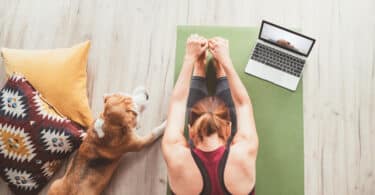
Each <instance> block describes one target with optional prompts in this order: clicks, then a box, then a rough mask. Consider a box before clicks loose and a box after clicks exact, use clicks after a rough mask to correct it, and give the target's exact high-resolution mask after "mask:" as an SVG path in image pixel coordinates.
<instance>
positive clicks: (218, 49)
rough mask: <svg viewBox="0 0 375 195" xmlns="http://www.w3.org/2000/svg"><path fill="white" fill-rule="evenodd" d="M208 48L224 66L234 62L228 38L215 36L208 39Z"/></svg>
mask: <svg viewBox="0 0 375 195" xmlns="http://www.w3.org/2000/svg"><path fill="white" fill-rule="evenodd" d="M208 49H209V50H210V52H211V54H212V56H213V57H214V58H215V60H216V61H217V62H218V63H219V64H221V65H223V66H229V65H230V64H232V63H231V59H230V54H229V42H228V40H226V39H223V38H221V37H214V38H212V39H210V40H208Z"/></svg>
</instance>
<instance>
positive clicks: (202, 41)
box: [185, 34, 231, 66]
mask: <svg viewBox="0 0 375 195" xmlns="http://www.w3.org/2000/svg"><path fill="white" fill-rule="evenodd" d="M207 50H208V51H209V52H210V53H211V54H212V56H213V58H214V60H215V61H216V62H217V63H219V64H221V65H223V66H227V65H229V64H231V59H230V55H229V43H228V40H226V39H224V38H221V37H214V38H211V39H206V38H204V37H202V36H200V35H198V34H192V35H190V37H189V38H188V39H187V41H186V53H185V59H188V60H192V62H193V63H195V62H200V63H204V64H205V62H206V57H207Z"/></svg>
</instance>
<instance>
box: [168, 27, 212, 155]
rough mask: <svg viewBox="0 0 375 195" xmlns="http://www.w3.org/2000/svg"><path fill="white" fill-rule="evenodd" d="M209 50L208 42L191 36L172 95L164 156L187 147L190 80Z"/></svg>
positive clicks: (196, 36)
mask: <svg viewBox="0 0 375 195" xmlns="http://www.w3.org/2000/svg"><path fill="white" fill-rule="evenodd" d="M206 49H207V40H206V39H205V38H203V37H200V36H198V35H196V34H195V35H191V36H190V37H189V38H188V40H187V43H186V54H185V57H184V63H183V65H182V69H181V72H180V74H179V76H178V79H177V82H176V84H175V87H174V90H173V92H172V95H171V99H170V104H169V111H168V118H167V128H166V130H165V133H164V136H163V142H162V149H163V153H164V154H170V153H173V152H174V151H178V150H176V149H175V148H174V146H175V145H180V146H184V147H186V146H187V142H186V139H185V137H184V132H183V131H184V125H185V113H186V106H187V99H188V95H189V88H190V79H191V74H192V71H193V67H194V64H195V63H196V62H197V60H198V59H199V58H200V56H201V55H202V54H203V53H204V52H205V51H206Z"/></svg>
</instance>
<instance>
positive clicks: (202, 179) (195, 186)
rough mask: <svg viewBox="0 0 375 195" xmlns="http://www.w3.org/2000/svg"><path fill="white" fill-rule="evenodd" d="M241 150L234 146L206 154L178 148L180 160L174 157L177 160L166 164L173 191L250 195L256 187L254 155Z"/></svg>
mask: <svg viewBox="0 0 375 195" xmlns="http://www.w3.org/2000/svg"><path fill="white" fill-rule="evenodd" d="M239 149H240V150H241V151H238V150H239ZM243 150H244V148H243V147H235V146H232V147H230V148H229V150H228V148H226V147H225V146H220V147H219V148H217V149H215V150H213V151H208V152H207V151H202V150H200V149H198V148H193V149H192V150H189V149H187V148H181V153H180V154H179V157H174V158H173V159H180V160H178V161H176V160H172V161H171V162H167V164H168V173H169V182H170V186H171V188H172V191H173V192H175V193H176V194H178V195H180V194H189V195H191V194H201V193H202V194H215V195H220V194H228V192H229V193H230V194H249V193H250V192H251V191H253V188H254V184H255V158H256V156H255V155H253V156H252V155H251V153H247V154H246V151H245V153H242V152H244V151H243ZM215 169H216V171H215Z"/></svg>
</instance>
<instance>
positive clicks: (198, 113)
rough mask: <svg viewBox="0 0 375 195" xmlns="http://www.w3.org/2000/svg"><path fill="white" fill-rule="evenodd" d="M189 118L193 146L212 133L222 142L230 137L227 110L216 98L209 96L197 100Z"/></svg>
mask: <svg viewBox="0 0 375 195" xmlns="http://www.w3.org/2000/svg"><path fill="white" fill-rule="evenodd" d="M189 118H190V121H189V124H190V130H189V134H190V138H191V139H192V141H193V143H194V144H195V145H196V144H198V143H200V142H202V141H203V139H204V137H207V136H210V135H212V134H214V133H217V134H218V136H219V137H220V138H221V139H223V140H224V141H226V140H227V139H228V138H229V136H230V132H231V129H230V125H229V124H230V114H229V109H228V107H227V106H226V105H225V103H224V101H223V100H221V99H220V98H218V97H215V96H211V97H206V98H203V99H201V100H199V101H198V102H197V103H195V104H194V106H193V107H192V110H191V112H190V117H189Z"/></svg>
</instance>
